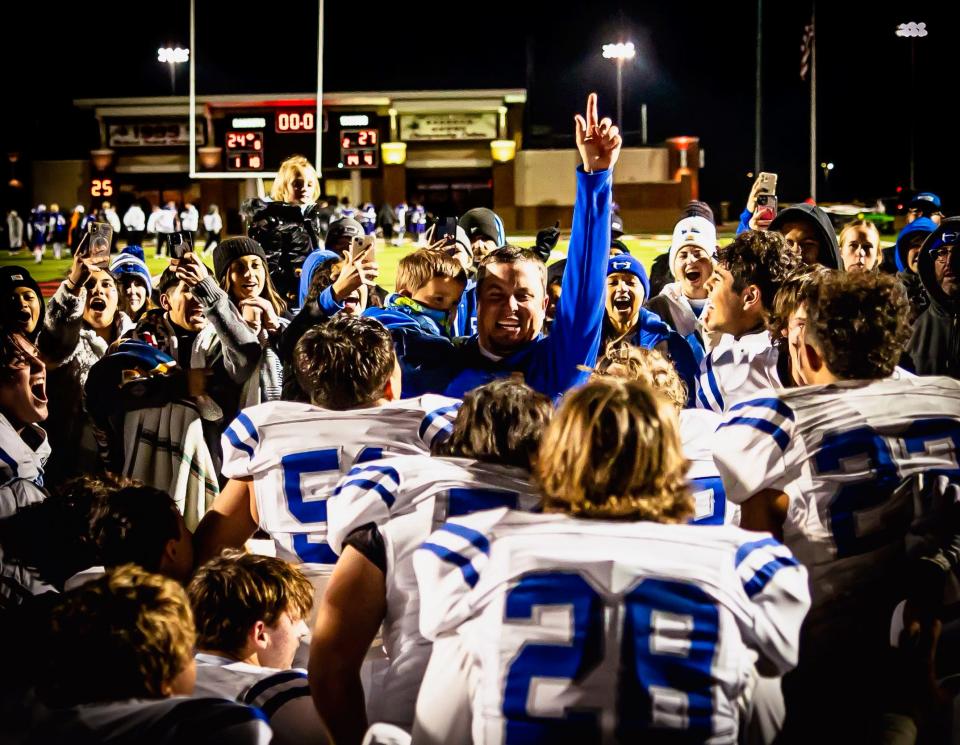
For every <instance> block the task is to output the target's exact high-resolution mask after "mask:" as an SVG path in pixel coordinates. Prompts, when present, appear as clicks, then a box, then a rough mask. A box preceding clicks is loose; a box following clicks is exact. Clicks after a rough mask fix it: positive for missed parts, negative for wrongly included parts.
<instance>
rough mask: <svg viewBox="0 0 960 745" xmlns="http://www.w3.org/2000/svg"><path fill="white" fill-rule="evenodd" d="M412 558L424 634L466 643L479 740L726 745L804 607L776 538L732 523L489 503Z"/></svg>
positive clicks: (794, 643) (804, 594)
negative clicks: (539, 510)
mask: <svg viewBox="0 0 960 745" xmlns="http://www.w3.org/2000/svg"><path fill="white" fill-rule="evenodd" d="M413 561H414V567H415V570H416V575H417V583H418V586H419V590H420V630H421V633H423V635H424V636H425V637H427V638H428V639H437V637H438V636H440V635H446V634H449V633H451V632H455V633H456V634H457V636H458V638H459V639H460V642H461V644H462V645H463V646H464V647H465V648H466V649H467V650H469V655H470V660H471V664H470V666H468V668H467V669H465V670H464V671H463V673H462V674H463V675H464V676H467V677H470V678H471V679H472V680H473V681H474V683H473V685H474V689H473V690H472V695H471V696H470V697H469V700H470V701H471V702H472V703H471V706H472V712H470V713H467V714H465V715H468V716H472V733H473V741H474V743H476V745H492V744H494V743H497V744H499V743H509V742H520V741H523V742H583V743H586V742H613V741H614V738H615V739H616V741H617V742H646V741H647V740H649V741H651V742H657V741H659V740H657V735H658V734H660V735H664V736H669V735H673V736H674V737H676V736H677V735H680V734H686V735H687V736H688V737H689V738H690V739H691V741H695V742H710V743H734V742H736V741H737V731H738V701H737V699H738V697H741V696H745V697H746V696H749V691H748V690H747V689H748V681H749V680H750V679H751V677H752V675H753V670H754V665H755V663H756V661H757V658H758V656H759V657H762V658H763V659H764V660H765V661H766V663H767V664H768V665H770V666H771V667H772V668H773V669H775V670H776V671H777V673H778V674H782V673H784V672H786V671H788V670H790V669H791V668H792V667H793V666H794V665H795V664H796V661H797V654H798V647H799V636H800V626H801V623H802V622H803V617H804V614H805V613H806V611H807V608H808V607H809V603H810V596H809V591H808V589H807V575H806V570H805V569H804V568H803V567H802V566H801V565H800V564H799V563H798V562H797V561H796V559H794V558H793V556H792V555H791V554H790V551H789V550H788V549H787V548H786V547H785V546H783V545H782V544H780V543H779V542H778V541H776V540H775V539H774V538H772V537H770V536H769V535H768V534H763V533H748V532H746V531H743V530H740V529H739V528H735V527H732V526H698V525H661V524H656V523H650V522H623V521H601V520H584V519H578V518H573V517H569V516H567V515H558V514H527V513H522V512H516V511H510V510H506V509H500V510H490V511H487V512H479V513H476V514H474V515H470V516H468V517H464V518H460V519H454V520H451V521H449V522H447V523H446V524H444V525H443V526H441V528H440V529H439V530H437V531H436V532H434V533H433V535H431V536H430V538H429V539H428V540H427V542H426V543H425V544H424V545H423V547H422V548H421V549H419V550H418V551H417V552H416V554H415V555H414V559H413ZM441 648H442V647H440V646H438V647H437V649H441ZM437 662H442V660H438V661H437ZM436 667H437V668H439V669H442V668H443V667H444V666H443V665H436ZM434 668H435V663H434V661H433V660H431V664H430V669H431V670H433V669H434ZM429 683H430V682H429V681H424V683H423V686H424V690H429V687H428V686H429ZM424 703H426V702H424ZM419 711H422V709H420V708H419V707H418V712H419ZM418 716H419V713H418ZM426 729H428V730H429V729H431V728H430V727H429V726H428V727H426ZM671 741H672V740H671Z"/></svg>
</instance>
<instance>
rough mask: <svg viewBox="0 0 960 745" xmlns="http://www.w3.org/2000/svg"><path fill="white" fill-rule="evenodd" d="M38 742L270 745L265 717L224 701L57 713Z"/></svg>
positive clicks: (171, 701)
mask: <svg viewBox="0 0 960 745" xmlns="http://www.w3.org/2000/svg"><path fill="white" fill-rule="evenodd" d="M31 734H33V735H37V736H38V737H39V739H37V740H36V741H37V742H43V743H48V744H49V745H73V744H74V743H78V742H99V743H109V744H110V745H146V743H150V745H182V744H183V743H188V742H190V743H203V745H269V744H270V743H272V742H273V733H272V732H271V731H270V725H268V724H267V722H266V720H265V717H264V715H263V712H261V711H259V710H258V709H254V708H252V707H249V706H242V705H240V704H238V703H234V702H233V701H226V700H223V699H220V698H186V697H183V696H175V697H173V698H163V699H150V700H146V699H130V700H127V701H116V702H112V703H108V704H86V705H84V706H76V707H73V708H71V709H65V710H62V711H59V712H57V714H56V716H55V717H53V718H52V719H51V720H50V721H49V722H47V723H39V724H38V725H37V727H35V728H34V730H33V732H32V733H31Z"/></svg>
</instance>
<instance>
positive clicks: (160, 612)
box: [45, 564, 196, 706]
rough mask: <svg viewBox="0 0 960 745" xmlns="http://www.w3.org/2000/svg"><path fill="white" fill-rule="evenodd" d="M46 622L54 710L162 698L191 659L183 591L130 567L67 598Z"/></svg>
mask: <svg viewBox="0 0 960 745" xmlns="http://www.w3.org/2000/svg"><path fill="white" fill-rule="evenodd" d="M51 624H52V632H53V633H52V636H51V650H50V651H51V654H50V655H49V660H50V662H51V665H52V666H53V670H52V671H51V675H50V676H49V678H48V680H49V685H50V687H51V688H50V690H48V691H45V694H46V695H45V698H46V699H47V700H48V701H50V702H53V703H55V704H56V705H61V706H73V705H77V704H83V703H94V702H108V701H122V700H125V699H128V698H163V697H164V696H165V691H164V688H165V686H166V685H169V684H170V683H171V682H172V681H173V680H174V679H175V678H176V677H177V676H178V675H179V674H180V673H181V672H183V671H184V670H185V669H186V668H187V667H188V666H189V665H190V664H191V662H192V660H193V649H194V643H195V640H196V634H195V632H194V626H193V614H192V613H191V612H190V605H189V603H188V602H187V596H186V593H185V592H184V591H183V588H182V587H181V586H180V585H179V584H177V583H176V582H174V581H173V580H172V579H168V578H167V577H163V576H161V575H159V574H150V573H149V572H146V571H144V570H143V569H141V568H140V567H137V566H134V565H133V564H127V565H125V566H122V567H118V568H116V569H114V570H112V571H110V572H108V573H107V574H105V575H104V576H102V577H98V578H97V579H95V580H92V581H90V582H87V583H85V584H84V585H82V586H80V587H79V588H77V589H76V590H74V591H73V592H70V593H68V594H67V595H66V596H65V597H64V600H63V601H62V602H61V604H60V605H59V607H58V608H57V609H56V610H55V611H54V613H53V617H52V621H51Z"/></svg>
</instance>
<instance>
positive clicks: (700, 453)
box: [680, 409, 740, 525]
mask: <svg viewBox="0 0 960 745" xmlns="http://www.w3.org/2000/svg"><path fill="white" fill-rule="evenodd" d="M722 421H723V417H722V416H720V415H719V414H717V413H715V412H713V411H710V410H709V409H684V410H683V411H681V412H680V440H681V446H682V448H683V457H684V458H686V459H687V460H688V461H690V467H689V469H688V470H687V483H688V484H689V485H690V493H691V494H692V495H693V501H694V505H695V511H694V514H693V519H692V520H691V521H690V522H691V523H694V524H695V525H739V523H740V508H739V507H738V506H737V505H735V504H733V503H732V502H729V501H728V500H727V497H726V493H725V492H724V491H723V481H721V480H720V473H719V472H718V471H717V466H716V464H714V462H713V434H714V432H716V431H717V427H719V426H720V423H721V422H722Z"/></svg>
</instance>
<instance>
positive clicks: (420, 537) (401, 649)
mask: <svg viewBox="0 0 960 745" xmlns="http://www.w3.org/2000/svg"><path fill="white" fill-rule="evenodd" d="M539 501H540V497H539V495H538V494H537V493H536V491H535V489H534V488H533V486H531V484H530V474H529V473H528V472H527V471H525V470H522V469H520V468H513V467H509V466H500V465H495V464H493V463H481V462H479V461H475V460H470V459H466V458H431V457H429V456H426V455H408V456H402V457H399V458H389V459H385V460H383V461H379V462H376V463H368V464H365V465H361V466H357V467H356V468H354V469H353V471H351V472H350V473H349V474H348V475H347V476H346V477H345V478H344V479H342V480H341V481H340V484H339V485H338V486H337V489H336V491H335V492H334V495H333V497H331V498H330V500H329V501H328V503H327V510H328V515H327V520H328V526H329V533H328V539H329V541H330V546H331V547H332V548H333V550H334V551H336V552H337V553H340V552H341V551H342V550H343V541H344V540H345V539H346V537H347V536H349V535H350V533H351V532H353V531H354V530H356V529H357V528H359V527H361V526H363V525H366V524H368V523H375V524H376V525H377V526H379V528H380V533H381V535H382V536H383V540H384V548H385V551H386V558H387V575H386V578H385V580H386V590H387V615H386V618H385V619H384V621H383V643H384V649H385V651H386V653H387V657H388V658H389V660H390V667H389V669H388V670H387V672H386V676H385V678H384V680H383V683H382V687H381V688H380V689H379V690H378V691H377V692H376V693H375V694H374V695H373V696H371V701H370V703H369V705H368V708H367V710H368V713H369V718H370V720H371V721H378V722H389V723H391V724H396V725H399V726H401V727H405V728H407V729H409V728H410V726H411V725H412V724H413V710H414V706H415V704H416V701H417V692H418V691H419V689H420V681H421V679H422V678H423V671H424V670H425V669H426V667H427V662H428V661H429V659H430V648H431V644H430V642H428V641H427V640H426V639H424V638H423V637H422V636H421V635H420V630H419V626H418V624H419V615H420V599H419V596H418V595H417V579H416V576H415V575H414V572H413V553H414V551H416V549H417V548H419V547H420V545H421V544H422V543H423V542H424V541H425V540H426V539H427V538H428V537H429V535H430V534H431V533H432V532H433V531H434V530H435V529H436V528H437V527H438V526H439V525H441V524H442V523H443V522H444V521H445V520H446V519H447V518H448V517H456V516H460V515H467V514H470V513H473V512H477V511H478V510H487V509H492V508H495V507H511V508H514V509H522V510H529V509H532V508H533V507H535V506H536V505H537V503H538V502H539Z"/></svg>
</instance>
